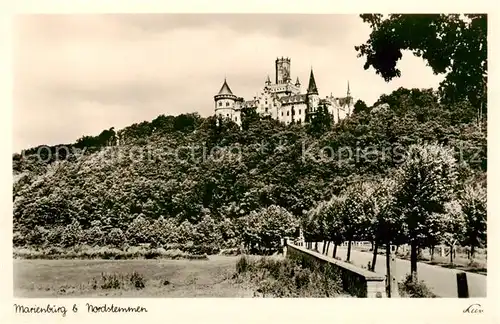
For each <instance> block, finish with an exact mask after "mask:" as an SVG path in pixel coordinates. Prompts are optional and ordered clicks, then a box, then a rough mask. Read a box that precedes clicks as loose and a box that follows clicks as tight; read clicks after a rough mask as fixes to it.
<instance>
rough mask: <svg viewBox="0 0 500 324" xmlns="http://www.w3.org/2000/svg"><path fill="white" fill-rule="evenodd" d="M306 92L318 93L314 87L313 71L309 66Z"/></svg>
mask: <svg viewBox="0 0 500 324" xmlns="http://www.w3.org/2000/svg"><path fill="white" fill-rule="evenodd" d="M307 94H316V95H317V94H318V88H317V87H316V81H315V80H314V73H313V70H312V68H311V75H310V77H309V86H308V87H307Z"/></svg>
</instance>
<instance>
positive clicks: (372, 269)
mask: <svg viewBox="0 0 500 324" xmlns="http://www.w3.org/2000/svg"><path fill="white" fill-rule="evenodd" d="M377 253H378V243H377V242H375V244H374V245H373V259H372V268H371V269H369V270H371V271H375V264H376V263H377Z"/></svg>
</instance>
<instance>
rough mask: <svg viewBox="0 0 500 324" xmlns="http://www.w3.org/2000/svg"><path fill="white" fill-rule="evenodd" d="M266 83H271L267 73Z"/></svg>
mask: <svg viewBox="0 0 500 324" xmlns="http://www.w3.org/2000/svg"><path fill="white" fill-rule="evenodd" d="M266 84H271V79H270V78H269V74H268V75H267V78H266Z"/></svg>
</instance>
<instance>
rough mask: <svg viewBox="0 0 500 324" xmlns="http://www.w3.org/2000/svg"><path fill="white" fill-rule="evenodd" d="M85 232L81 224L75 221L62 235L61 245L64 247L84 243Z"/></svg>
mask: <svg viewBox="0 0 500 324" xmlns="http://www.w3.org/2000/svg"><path fill="white" fill-rule="evenodd" d="M83 234H84V232H83V230H82V227H81V225H80V223H79V222H78V221H77V220H74V221H73V222H72V223H71V224H69V225H68V226H66V227H65V228H64V230H63V231H62V233H61V244H62V246H64V247H69V246H74V245H77V244H80V243H81V242H82V241H83V237H84V236H83Z"/></svg>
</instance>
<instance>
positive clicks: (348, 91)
mask: <svg viewBox="0 0 500 324" xmlns="http://www.w3.org/2000/svg"><path fill="white" fill-rule="evenodd" d="M347 96H348V97H350V96H351V89H349V80H347Z"/></svg>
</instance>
